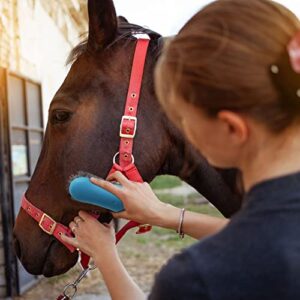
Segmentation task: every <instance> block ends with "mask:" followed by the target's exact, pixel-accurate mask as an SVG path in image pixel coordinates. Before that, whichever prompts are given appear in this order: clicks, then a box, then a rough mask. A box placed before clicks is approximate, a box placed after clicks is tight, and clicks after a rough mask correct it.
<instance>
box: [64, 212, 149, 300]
mask: <svg viewBox="0 0 300 300" xmlns="http://www.w3.org/2000/svg"><path fill="white" fill-rule="evenodd" d="M69 226H70V228H71V230H72V231H73V233H74V235H75V238H70V237H67V236H62V239H63V240H64V241H65V242H67V243H69V244H71V245H73V246H74V247H75V248H79V249H80V250H81V251H82V252H84V253H86V254H88V255H89V256H91V257H92V258H93V260H94V263H95V264H96V266H97V267H98V269H99V270H100V272H101V273H102V276H103V279H104V281H105V283H106V285H107V288H108V290H109V293H110V295H111V298H112V299H113V300H144V299H146V296H145V294H144V293H143V291H142V290H141V289H140V288H139V287H138V286H137V284H136V283H135V282H134V281H133V279H132V278H131V277H130V275H129V274H128V272H127V271H126V269H125V267H124V265H123V264H122V262H121V259H120V257H119V254H118V251H117V248H116V245H115V243H116V239H115V231H114V228H113V226H112V225H111V224H110V225H108V224H101V223H99V222H98V221H97V220H96V219H95V218H93V217H92V216H90V215H89V214H88V213H86V212H83V211H80V212H79V216H78V217H76V218H75V219H74V221H73V222H71V223H70V225H69ZM91 232H93V234H91Z"/></svg>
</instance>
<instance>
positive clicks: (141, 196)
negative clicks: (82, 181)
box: [91, 171, 168, 225]
mask: <svg viewBox="0 0 300 300" xmlns="http://www.w3.org/2000/svg"><path fill="white" fill-rule="evenodd" d="M107 180H108V181H106V180H102V179H97V178H91V182H92V183H94V184H96V185H98V186H100V187H102V188H104V189H105V190H107V191H109V192H111V193H113V194H115V195H116V196H117V197H118V198H120V199H121V201H122V202H123V204H124V207H125V211H123V212H120V213H113V216H114V217H115V218H124V219H127V220H132V221H136V222H138V223H141V224H151V225H159V224H160V219H161V218H164V211H165V210H166V209H165V208H166V207H167V206H168V205H167V204H165V203H163V202H161V201H160V200H159V199H158V198H157V197H156V195H155V194H154V193H153V191H152V189H151V187H150V185H149V184H148V183H146V182H144V183H138V182H133V181H130V180H128V179H127V178H126V177H125V176H124V175H123V174H122V173H121V172H119V171H117V172H115V173H113V174H111V175H110V176H108V178H107ZM109 181H117V182H119V183H120V184H121V185H122V188H118V187H116V186H114V185H113V184H112V183H110V182H109Z"/></svg>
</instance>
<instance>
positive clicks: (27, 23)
mask: <svg viewBox="0 0 300 300" xmlns="http://www.w3.org/2000/svg"><path fill="white" fill-rule="evenodd" d="M19 25H20V55H21V64H20V71H19V72H20V73H21V74H23V75H26V76H28V77H30V78H32V79H34V80H36V81H39V82H41V84H42V96H43V101H44V102H43V103H44V120H45V123H46V121H47V118H48V107H49V104H50V101H51V100H52V98H53V95H54V94H55V92H56V91H57V89H58V88H59V86H60V85H61V83H62V82H63V80H64V78H65V77H66V74H67V72H68V68H67V67H66V66H65V62H66V58H67V56H68V54H69V52H70V50H71V49H72V45H71V44H70V43H69V42H68V41H67V39H66V38H65V36H64V35H63V34H62V33H61V31H60V30H59V29H58V27H57V26H56V24H55V23H54V21H53V20H52V19H51V18H50V17H49V15H48V14H47V13H46V11H45V10H44V9H43V7H42V6H41V4H40V2H39V1H37V2H36V5H35V6H34V9H32V7H30V5H28V2H27V1H19ZM74 36H79V34H78V33H76V32H75V33H74ZM78 41H79V38H78Z"/></svg>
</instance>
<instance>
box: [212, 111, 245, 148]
mask: <svg viewBox="0 0 300 300" xmlns="http://www.w3.org/2000/svg"><path fill="white" fill-rule="evenodd" d="M217 117H218V119H219V120H220V121H221V122H222V123H223V125H224V129H225V131H226V132H227V133H228V135H230V136H231V137H232V138H233V139H234V140H235V141H236V142H237V143H238V144H242V143H244V142H245V141H246V140H247V138H248V136H249V128H248V124H247V121H246V119H245V118H244V117H243V116H242V115H240V114H237V113H234V112H231V111H227V110H222V111H220V112H219V113H218V116H217Z"/></svg>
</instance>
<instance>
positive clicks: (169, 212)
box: [153, 203, 180, 230]
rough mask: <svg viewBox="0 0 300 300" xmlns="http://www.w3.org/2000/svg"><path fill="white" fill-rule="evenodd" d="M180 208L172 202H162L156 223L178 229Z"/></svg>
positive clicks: (156, 216)
mask: <svg viewBox="0 0 300 300" xmlns="http://www.w3.org/2000/svg"><path fill="white" fill-rule="evenodd" d="M179 215H180V208H177V207H175V206H173V205H171V204H167V203H162V205H161V207H160V209H159V210H158V211H157V213H156V215H155V220H154V224H153V225H156V226H159V227H163V228H169V229H175V230H176V229H177V227H178V218H179Z"/></svg>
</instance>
